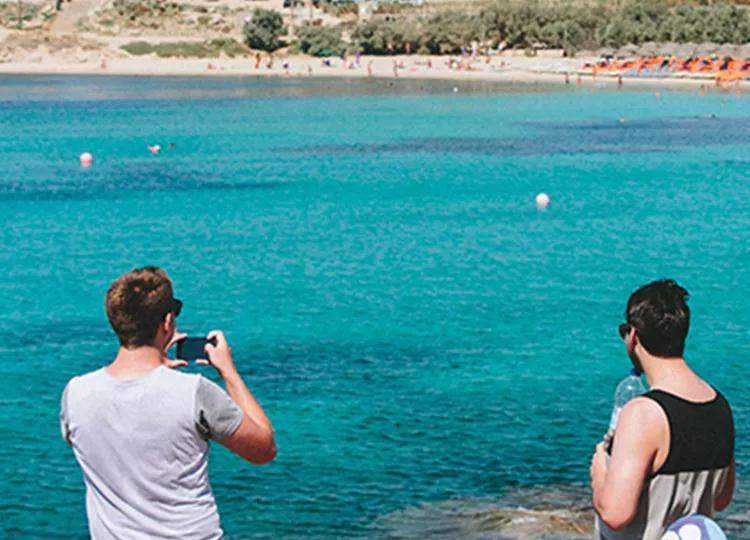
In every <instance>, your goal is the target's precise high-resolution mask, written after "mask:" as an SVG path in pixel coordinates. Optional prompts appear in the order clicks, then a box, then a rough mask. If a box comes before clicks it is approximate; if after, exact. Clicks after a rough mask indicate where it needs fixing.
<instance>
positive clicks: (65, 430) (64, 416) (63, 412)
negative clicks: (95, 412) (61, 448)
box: [60, 383, 70, 444]
mask: <svg viewBox="0 0 750 540" xmlns="http://www.w3.org/2000/svg"><path fill="white" fill-rule="evenodd" d="M69 388H70V383H68V384H67V385H65V390H63V393H62V397H61V398H60V435H62V438H63V440H64V441H65V442H66V443H68V444H70V428H69V427H68V389H69Z"/></svg>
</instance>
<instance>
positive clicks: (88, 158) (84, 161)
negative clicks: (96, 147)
mask: <svg viewBox="0 0 750 540" xmlns="http://www.w3.org/2000/svg"><path fill="white" fill-rule="evenodd" d="M78 159H79V160H80V161H81V167H90V166H91V164H92V163H93V162H94V156H92V155H91V154H89V153H88V152H84V153H83V154H81V156H80V157H79V158H78Z"/></svg>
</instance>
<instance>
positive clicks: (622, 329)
mask: <svg viewBox="0 0 750 540" xmlns="http://www.w3.org/2000/svg"><path fill="white" fill-rule="evenodd" d="M631 328H633V327H632V326H631V324H630V323H622V324H621V325H620V326H618V327H617V331H618V332H619V333H620V337H621V338H622V339H625V337H626V336H627V335H628V334H629V333H630V329H631Z"/></svg>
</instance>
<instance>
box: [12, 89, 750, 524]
mask: <svg viewBox="0 0 750 540" xmlns="http://www.w3.org/2000/svg"><path fill="white" fill-rule="evenodd" d="M453 86H454V83H420V82H405V81H398V82H397V83H387V82H367V81H328V80H318V79H311V80H280V79H279V80H259V79H189V78H185V79H177V78H81V77H76V78H60V77H57V78H56V77H2V78H0V163H2V172H0V268H1V269H2V270H1V273H0V276H1V278H0V306H1V307H2V310H1V311H0V356H1V357H2V359H3V361H2V362H0V381H2V383H1V385H2V386H1V387H0V388H1V389H2V391H1V394H0V404H1V405H2V406H1V407H0V418H1V421H0V436H2V440H3V444H2V445H0V490H1V491H2V493H3V497H2V499H0V515H2V520H0V537H2V535H3V534H5V535H6V536H7V537H9V538H81V537H86V531H87V529H86V518H85V509H84V489H83V482H82V478H81V475H80V471H79V468H78V465H77V464H76V462H75V460H74V458H73V456H72V453H71V452H70V450H69V449H68V448H67V446H66V445H65V444H64V443H63V442H62V440H61V439H60V438H59V432H58V423H57V414H58V403H59V396H60V392H61V390H62V388H63V386H64V384H65V382H66V381H67V380H68V379H69V378H70V377H71V376H73V375H75V374H79V373H82V372H85V371H89V370H93V369H96V368H98V367H100V366H101V365H103V364H104V363H107V362H108V361H109V360H110V359H111V358H112V356H113V354H114V353H115V350H116V341H115V339H114V337H113V335H112V334H111V332H110V330H109V327H108V325H107V322H106V319H105V316H104V310H103V301H104V293H105V291H106V289H107V287H108V285H109V283H110V282H111V280H112V279H114V278H115V277H116V276H117V275H119V274H120V273H122V272H124V271H126V270H129V269H131V268H133V267H135V266H140V265H145V264H157V265H160V266H163V267H164V268H165V269H166V270H167V271H168V272H169V273H170V275H171V277H172V278H173V280H174V282H175V287H176V294H177V295H178V296H179V297H180V298H182V299H183V301H184V302H185V308H184V310H183V315H182V316H181V318H180V323H181V324H182V329H183V330H187V331H190V332H194V333H203V332H206V331H208V330H211V329H213V328H221V329H223V330H225V332H226V333H227V335H228V338H229V340H230V343H231V344H232V347H233V350H234V353H235V357H236V363H237V364H238V366H239V368H240V370H241V372H242V373H243V374H244V375H245V376H246V379H247V381H248V385H249V387H250V388H251V390H252V391H253V392H254V393H255V394H256V396H257V397H258V398H259V399H260V401H261V402H262V403H263V405H264V406H265V408H266V409H267V412H268V413H269V416H270V417H271V419H272V421H273V423H274V426H275V428H276V433H277V442H278V447H279V455H278V458H277V460H276V461H275V462H274V463H273V464H271V465H269V466H266V467H262V468H257V467H252V466H249V465H246V464H245V463H243V462H241V460H240V459H239V458H236V457H234V456H232V455H230V454H229V453H228V452H227V451H226V450H224V449H223V448H220V447H214V449H213V451H212V457H211V480H212V484H213V487H214V491H215V494H216V497H217V500H218V503H219V508H220V511H221V514H222V521H223V525H224V529H225V531H226V533H227V537H228V538H230V539H240V538H336V537H359V538H363V537H367V538H386V537H399V538H403V537H414V538H419V537H425V536H426V535H427V534H428V533H429V534H431V535H432V536H435V537H438V536H442V537H444V538H456V537H462V536H467V537H471V536H475V537H480V536H481V537H488V538H494V537H495V536H493V534H492V533H491V532H488V531H486V530H484V531H483V530H481V527H480V526H477V527H475V528H472V527H471V525H467V524H466V523H465V522H462V523H460V524H459V523H457V522H456V520H455V519H453V518H452V517H451V516H450V515H448V514H450V511H449V509H455V508H461V509H463V510H462V511H463V512H464V515H466V514H468V515H469V516H471V514H472V509H473V508H476V509H480V508H487V507H495V506H497V507H500V506H504V505H516V504H526V505H530V506H534V504H535V498H536V497H537V495H533V496H530V495H529V494H534V493H537V494H538V493H543V492H550V493H551V492H554V493H559V494H560V495H559V496H558V498H557V502H556V503H559V504H561V505H568V506H570V505H578V506H581V505H584V506H585V504H586V497H587V496H588V495H587V494H588V491H587V487H586V486H587V484H588V464H589V459H590V454H591V452H592V451H593V446H594V444H595V443H596V442H597V439H598V438H599V436H600V435H601V433H602V432H603V430H604V429H605V428H606V424H607V421H608V417H609V409H610V402H611V397H612V396H611V395H612V392H613V389H614V386H615V384H616V383H617V381H618V380H619V379H620V378H621V377H622V376H623V375H624V374H625V372H626V369H627V367H628V360H627V359H626V357H625V355H624V352H623V350H622V345H621V343H620V341H619V339H618V336H617V332H616V328H617V325H618V324H619V323H620V322H622V319H623V310H624V305H625V301H626V299H627V296H628V294H629V293H630V291H631V290H633V289H634V288H635V287H637V286H638V285H640V284H643V283H644V282H646V281H649V280H651V279H654V278H658V277H665V276H669V277H674V278H676V279H677V280H679V281H680V282H681V283H682V284H683V285H685V286H686V287H687V289H688V290H689V291H690V292H691V294H692V300H691V306H692V308H693V326H692V328H691V335H690V338H689V345H688V351H687V355H688V359H689V360H690V361H691V363H692V364H693V365H694V366H695V368H696V369H697V370H698V371H699V372H700V373H701V374H702V375H704V376H706V377H707V378H708V379H709V380H710V381H711V382H712V383H714V384H715V385H717V386H718V387H719V388H720V389H721V390H722V391H723V392H724V393H725V394H726V395H727V396H728V398H729V400H730V402H731V403H732V405H733V407H734V412H735V417H736V418H735V421H736V427H737V459H738V467H739V487H738V493H737V498H736V501H735V503H734V504H733V505H732V506H731V507H730V509H729V511H728V512H726V513H725V514H724V515H723V516H722V521H721V522H722V524H723V525H724V526H726V527H727V528H728V529H730V530H731V531H732V538H750V488H748V487H746V482H745V481H744V479H745V478H746V477H747V475H748V474H750V470H748V458H750V452H749V450H748V445H747V441H748V421H747V418H748V406H747V399H748V397H749V396H750V394H749V393H748V390H747V380H748V374H749V370H748V367H747V359H748V357H749V356H750V340H748V328H749V327H750V297H749V296H748V295H747V280H748V277H750V274H749V273H748V268H750V253H749V250H748V239H749V233H748V231H749V230H750V213H749V212H748V209H747V205H748V202H749V201H750V183H749V180H750V174H749V173H748V164H750V160H749V159H748V152H749V151H750V98H747V97H742V96H734V95H727V94H716V93H709V94H708V95H706V96H699V95H698V94H697V93H695V92H690V91H685V92H676V91H662V92H661V96H660V97H657V96H656V95H655V94H654V92H653V90H638V89H635V88H634V89H626V90H625V91H621V92H618V91H615V90H612V89H609V88H596V89H591V88H589V89H577V88H564V87H512V86H497V85H488V84H460V85H459V86H458V92H453ZM620 118H623V119H624V122H621V121H620V120H619V119H620ZM168 143H174V144H175V145H176V147H175V148H174V149H171V150H169V149H167V145H168ZM149 144H160V145H161V146H162V148H163V150H162V153H161V155H159V156H152V155H150V154H149V153H148V152H147V150H146V146H147V145H149ZM83 151H89V152H91V153H92V154H93V155H94V159H95V162H94V165H93V167H91V168H90V169H88V170H83V169H81V168H80V166H79V165H78V157H77V156H78V155H79V154H80V153H81V152H83ZM540 191H545V192H547V193H549V194H550V197H551V199H552V205H551V207H550V209H549V210H548V211H546V212H540V211H537V210H536V208H535V206H534V197H535V195H536V194H537V193H538V192H540ZM191 369H199V370H201V371H202V372H205V373H207V374H210V371H209V370H207V369H210V368H191ZM541 498H542V497H541V496H540V499H541ZM478 511H479V510H477V512H478ZM482 535H485V536H482Z"/></svg>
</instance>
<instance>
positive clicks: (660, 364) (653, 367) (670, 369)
mask: <svg viewBox="0 0 750 540" xmlns="http://www.w3.org/2000/svg"><path fill="white" fill-rule="evenodd" d="M643 369H644V372H645V373H646V380H647V381H648V385H649V386H650V387H652V388H669V387H670V383H671V382H674V381H675V380H676V379H679V378H680V377H685V376H692V375H693V372H692V370H691V369H690V368H689V367H688V365H687V363H686V362H685V359H684V358H682V357H681V356H676V357H674V358H657V357H655V356H651V357H650V358H648V359H647V360H646V361H645V362H643Z"/></svg>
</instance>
